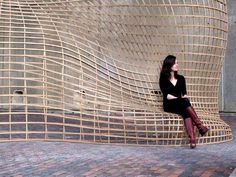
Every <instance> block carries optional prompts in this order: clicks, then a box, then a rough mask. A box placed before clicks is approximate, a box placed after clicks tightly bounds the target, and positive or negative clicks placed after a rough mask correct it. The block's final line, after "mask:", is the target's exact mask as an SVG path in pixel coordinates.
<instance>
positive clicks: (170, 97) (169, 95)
mask: <svg viewBox="0 0 236 177" xmlns="http://www.w3.org/2000/svg"><path fill="white" fill-rule="evenodd" d="M177 98H178V97H176V96H173V95H171V94H168V95H167V100H173V99H177Z"/></svg>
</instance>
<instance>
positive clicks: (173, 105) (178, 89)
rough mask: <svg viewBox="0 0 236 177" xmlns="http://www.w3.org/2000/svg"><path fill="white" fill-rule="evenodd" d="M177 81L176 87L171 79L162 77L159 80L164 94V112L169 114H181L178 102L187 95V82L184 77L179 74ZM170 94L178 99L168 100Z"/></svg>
mask: <svg viewBox="0 0 236 177" xmlns="http://www.w3.org/2000/svg"><path fill="white" fill-rule="evenodd" d="M176 79H177V82H176V85H175V86H174V85H173V84H172V83H171V82H170V80H169V79H166V78H164V77H160V80H159V86H160V89H161V91H162V93H163V108H164V111H167V112H176V113H178V112H179V108H178V107H179V105H178V100H179V99H181V97H182V96H183V95H186V94H187V91H186V82H185V78H184V76H182V75H179V74H178V75H177V76H176ZM168 94H171V95H173V96H175V97H177V98H178V99H173V100H168V99H167V95H168ZM176 109H178V110H176Z"/></svg>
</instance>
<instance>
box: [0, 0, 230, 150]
mask: <svg viewBox="0 0 236 177" xmlns="http://www.w3.org/2000/svg"><path fill="white" fill-rule="evenodd" d="M226 43H227V5H226V0H194V1H193V0H119V1H117V0H1V1H0V83H1V84H0V87H1V89H0V108H1V112H0V141H1V142H3V141H22V140H24V141H25V140H27V141H31V140H50V141H53V140H59V141H73V142H93V143H122V144H135V145H175V146H179V145H183V144H186V143H187V136H186V134H185V131H184V128H183V121H182V118H181V117H180V116H178V115H176V114H170V113H165V112H163V108H162V95H161V92H160V89H159V86H158V79H159V72H160V67H161V65H162V61H163V59H164V58H165V56H167V55H168V54H172V55H176V56H177V59H178V63H179V65H180V68H181V71H180V73H181V74H183V75H184V76H185V77H186V80H187V90H188V95H189V97H190V99H191V102H192V104H193V106H194V107H195V109H196V111H197V113H198V115H199V117H200V118H201V119H202V121H203V123H204V124H205V125H206V126H207V127H209V128H210V132H209V133H208V134H207V135H206V136H204V137H200V136H199V135H198V139H197V141H198V144H212V143H219V142H225V141H229V140H231V139H232V132H231V129H230V127H229V126H228V125H227V124H226V123H225V122H223V121H222V120H221V119H220V117H219V113H218V112H219V110H218V92H219V83H220V71H221V68H222V64H223V60H224V55H225V51H226Z"/></svg>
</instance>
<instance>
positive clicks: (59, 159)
mask: <svg viewBox="0 0 236 177" xmlns="http://www.w3.org/2000/svg"><path fill="white" fill-rule="evenodd" d="M224 120H225V121H226V122H228V123H229V124H230V126H231V128H232V130H233V134H234V137H236V117H227V118H224ZM0 154H1V156H0V157H1V158H0V176H4V177H5V176H6V177H8V176H12V177H25V176H26V177H28V176H33V177H41V176H58V177H77V176H78V177H80V176H82V177H83V176H84V177H85V176H89V177H90V176H91V177H110V176H112V177H113V176H114V177H120V176H121V177H129V176H132V177H133V176H137V177H152V176H160V177H228V176H230V174H231V173H232V172H233V170H234V169H235V168H236V140H235V139H234V140H233V141H230V142H227V143H222V144H214V145H201V146H197V148H196V149H189V148H188V147H186V146H185V147H135V146H121V145H117V146H116V145H97V144H83V143H66V142H7V143H0Z"/></svg>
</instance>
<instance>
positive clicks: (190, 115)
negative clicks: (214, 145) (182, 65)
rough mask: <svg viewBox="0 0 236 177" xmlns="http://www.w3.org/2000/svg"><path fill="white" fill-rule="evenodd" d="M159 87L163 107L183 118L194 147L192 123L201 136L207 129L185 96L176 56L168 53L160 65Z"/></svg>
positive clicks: (183, 82) (183, 83)
mask: <svg viewBox="0 0 236 177" xmlns="http://www.w3.org/2000/svg"><path fill="white" fill-rule="evenodd" d="M159 85H160V89H161V91H162V93H163V108H164V111H166V112H171V113H176V114H180V115H181V116H182V117H183V119H184V125H185V129H186V132H187V134H188V136H189V143H190V148H195V147H196V139H195V133H194V127H193V123H194V124H195V125H196V127H197V128H198V130H199V133H200V134H201V135H202V136H203V135H205V134H206V133H207V131H208V130H209V129H208V128H207V127H205V126H204V125H203V124H202V122H201V121H200V119H199V118H198V116H197V114H196V112H195V111H194V109H193V107H192V106H191V103H190V101H189V99H188V97H187V91H186V83H185V78H184V76H182V75H179V74H178V63H177V60H176V57H175V56H173V55H168V56H167V57H166V58H165V60H164V62H163V65H162V69H161V73H160V80H159Z"/></svg>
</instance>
